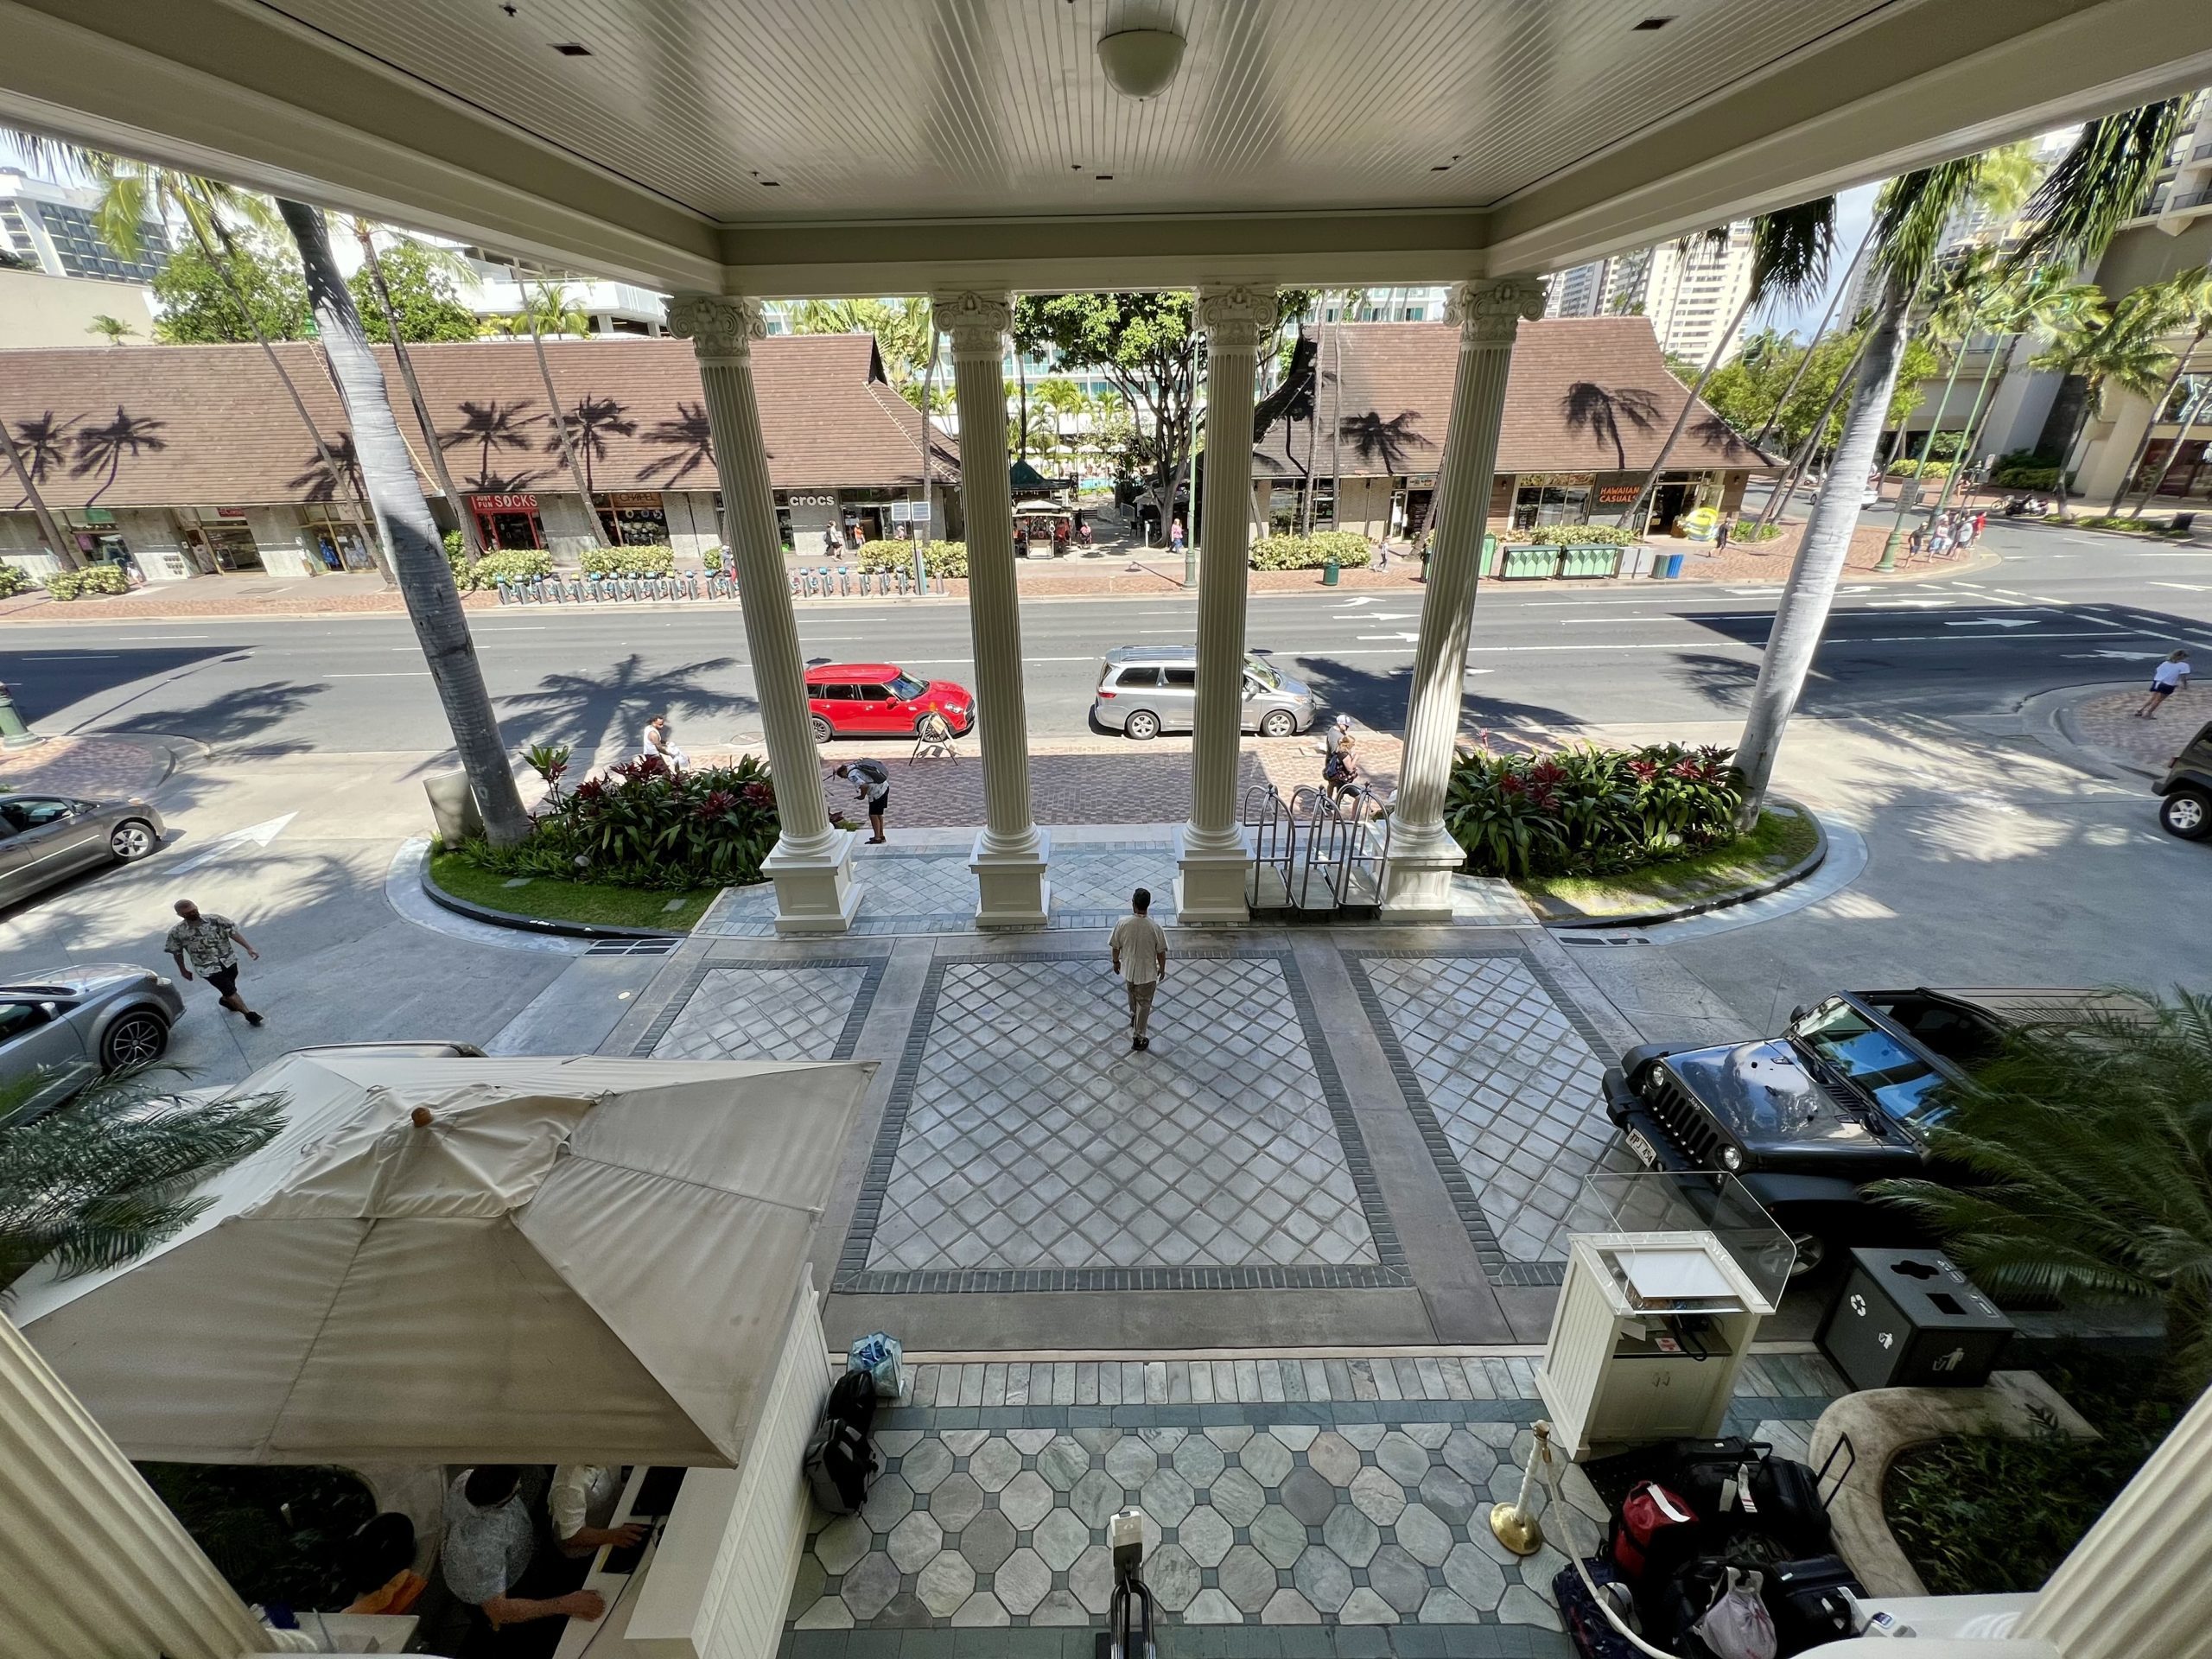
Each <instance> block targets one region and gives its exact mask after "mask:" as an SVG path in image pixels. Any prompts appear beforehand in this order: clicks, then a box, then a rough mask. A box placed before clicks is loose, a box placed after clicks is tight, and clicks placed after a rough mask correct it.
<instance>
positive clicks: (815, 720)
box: [806, 715, 836, 743]
mask: <svg viewBox="0 0 2212 1659" xmlns="http://www.w3.org/2000/svg"><path fill="white" fill-rule="evenodd" d="M806 723H807V724H808V725H809V726H810V727H811V728H813V729H814V741H816V742H817V743H827V742H828V741H829V740H830V739H831V738H832V737H834V736H836V733H834V732H832V731H831V730H830V729H829V721H826V720H824V719H823V718H822V716H821V715H808V716H807V717H806Z"/></svg>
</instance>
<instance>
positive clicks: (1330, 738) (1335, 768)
mask: <svg viewBox="0 0 2212 1659" xmlns="http://www.w3.org/2000/svg"><path fill="white" fill-rule="evenodd" d="M1321 752H1322V754H1323V757H1324V759H1323V760H1322V761H1321V785H1322V787H1323V788H1324V789H1325V790H1327V791H1328V793H1329V798H1330V799H1331V800H1332V801H1334V800H1340V799H1342V798H1343V796H1344V791H1346V790H1348V789H1350V788H1351V787H1353V786H1354V785H1357V783H1358V782H1359V755H1358V753H1357V750H1356V749H1355V748H1354V747H1353V745H1352V736H1351V715H1338V716H1337V717H1336V719H1335V720H1333V721H1331V722H1330V724H1329V729H1328V732H1327V734H1325V736H1324V737H1323V738H1322V740H1321Z"/></svg>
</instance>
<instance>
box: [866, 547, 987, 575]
mask: <svg viewBox="0 0 2212 1659" xmlns="http://www.w3.org/2000/svg"><path fill="white" fill-rule="evenodd" d="M922 561H923V563H924V564H925V566H926V567H927V569H928V570H929V573H930V575H933V576H964V575H967V574H968V543H965V542H924V543H922ZM913 568H914V544H913V543H912V542H899V541H881V542H863V543H861V569H863V570H912V569H913Z"/></svg>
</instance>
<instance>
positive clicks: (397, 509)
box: [277, 201, 531, 847]
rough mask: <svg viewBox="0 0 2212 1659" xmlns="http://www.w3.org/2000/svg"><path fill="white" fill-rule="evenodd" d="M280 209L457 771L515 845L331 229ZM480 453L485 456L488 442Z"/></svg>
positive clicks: (492, 829)
mask: <svg viewBox="0 0 2212 1659" xmlns="http://www.w3.org/2000/svg"><path fill="white" fill-rule="evenodd" d="M277 209H278V211H279V212H280V213H282V214H283V219H284V224H285V226H286V227H287V228H288V229H289V230H290V232H291V233H292V239H293V241H294V242H296V243H297V244H298V245H299V250H300V264H301V265H302V268H303V269H304V270H305V272H306V275H307V284H308V301H309V302H310V303H311V304H312V305H313V306H314V308H315V332H316V333H317V334H320V335H321V339H322V342H323V348H324V349H325V350H326V351H327V353H329V356H330V366H331V372H332V375H333V377H334V379H335V380H336V382H337V385H338V396H339V400H340V402H341V403H342V404H344V405H345V409H346V424H347V425H348V426H349V427H350V428H351V429H352V430H353V445H354V449H355V452H356V453H357V454H359V458H360V471H361V480H362V483H363V486H365V489H366V490H367V493H368V497H369V500H370V503H371V505H372V506H373V507H374V508H375V511H376V515H377V519H378V524H379V525H380V526H381V527H382V529H383V531H384V532H385V537H386V539H387V540H388V541H389V542H390V543H391V557H392V568H393V570H394V572H395V574H396V575H397V577H398V579H399V591H400V594H401V596H402V597H403V598H404V599H405V601H407V614H408V617H409V619H410V620H411V621H412V622H413V623H414V625H415V637H416V639H418V640H420V641H421V643H422V646H423V658H424V659H425V660H426V661H427V662H428V664H429V670H430V681H431V683H432V684H434V685H435V687H436V688H437V691H438V700H439V702H442V704H443V705H444V707H445V714H446V723H447V725H448V727H449V728H451V729H452V732H453V739H454V749H455V750H456V751H457V752H458V753H459V755H460V757H461V770H462V771H463V772H465V773H467V778H468V782H469V785H470V787H471V789H472V790H473V791H474V793H475V796H476V804H477V807H478V810H480V811H481V812H482V813H483V815H484V829H485V834H486V838H487V839H488V840H489V841H490V842H492V844H493V846H495V847H508V846H513V845H515V844H517V843H518V842H521V841H523V840H524V838H526V837H527V836H529V834H530V830H531V823H530V815H529V813H527V812H526V811H524V810H523V804H522V795H521V793H520V791H518V790H517V789H516V788H515V775H514V771H513V768H512V766H511V765H510V764H509V762H508V760H507V750H506V744H505V741H503V740H502V739H501V738H500V735H499V716H498V715H495V714H493V712H492V696H491V693H490V692H489V691H487V690H486V689H485V685H484V669H483V664H480V662H478V660H477V658H476V645H475V642H474V640H473V639H470V637H469V633H468V620H467V616H466V615H465V614H464V613H462V611H461V594H460V592H459V590H458V589H456V588H454V580H453V565H452V563H451V562H450V561H448V559H447V557H446V554H445V544H444V542H443V540H442V538H441V537H440V536H439V535H438V527H437V524H436V521H435V520H434V519H433V518H431V517H430V504H429V501H428V500H427V499H424V497H423V491H422V486H420V485H419V484H418V483H417V482H416V477H415V473H414V469H413V468H412V467H410V466H409V465H408V464H407V448H406V445H405V444H404V442H401V440H400V436H399V423H398V422H397V420H395V419H393V418H392V413H391V396H390V393H389V392H388V391H387V390H386V388H385V382H384V372H383V371H382V370H381V369H379V368H378V366H377V360H376V357H375V355H374V354H373V353H372V352H371V351H370V350H369V342H368V339H367V336H365V334H362V332H361V319H360V315H359V313H358V312H357V311H355V310H354V308H353V293H352V291H351V290H350V289H347V288H346V279H345V278H344V277H341V276H340V274H339V270H338V265H337V262H336V261H335V260H334V259H333V258H332V257H331V253H330V233H329V231H328V229H327V227H326V226H324V224H323V219H322V213H321V209H319V208H315V207H308V206H307V205H306V204H305V203H302V202H296V201H280V202H279V203H278V204H277ZM486 454H487V456H488V454H489V442H488V440H487V441H486ZM487 464H488V463H487Z"/></svg>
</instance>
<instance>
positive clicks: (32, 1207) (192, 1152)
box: [0, 1067, 288, 1291]
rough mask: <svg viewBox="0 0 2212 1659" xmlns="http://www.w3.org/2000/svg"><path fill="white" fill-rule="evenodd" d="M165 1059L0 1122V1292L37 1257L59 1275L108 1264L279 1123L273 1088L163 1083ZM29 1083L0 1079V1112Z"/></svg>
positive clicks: (129, 1255) (179, 1214) (204, 1202)
mask: <svg viewBox="0 0 2212 1659" xmlns="http://www.w3.org/2000/svg"><path fill="white" fill-rule="evenodd" d="M182 1076H183V1074H182V1073H181V1072H180V1071H177V1070H176V1069H175V1067H156V1068H153V1069H150V1070H141V1071H135V1072H133V1071H120V1072H116V1073H114V1074H112V1075H111V1076H109V1077H105V1078H103V1079H101V1080H100V1081H99V1082H98V1083H96V1084H93V1085H92V1087H91V1088H90V1089H88V1090H86V1091H85V1092H84V1093H83V1094H81V1095H79V1096H77V1098H76V1099H75V1100H74V1101H73V1102H71V1103H70V1104H69V1105H68V1106H67V1107H66V1108H65V1109H62V1110H60V1111H58V1112H49V1113H48V1114H47V1115H46V1116H44V1117H41V1118H40V1119H38V1120H37V1121H36V1122H32V1123H28V1124H25V1125H23V1126H22V1127H21V1128H12V1129H10V1130H9V1131H8V1156H7V1157H6V1158H5V1159H0V1291H4V1290H5V1289H6V1288H7V1287H10V1286H11V1285H13V1284H14V1283H15V1282H16V1281H17V1280H19V1279H21V1278H22V1276H23V1274H26V1273H28V1272H29V1271H30V1270H31V1269H32V1268H35V1267H36V1266H38V1265H39V1263H41V1262H49V1261H50V1262H52V1263H53V1264H54V1271H55V1273H57V1274H60V1275H61V1276H64V1277H67V1276H71V1275H73V1274H80V1273H97V1272H99V1271H100V1270H101V1269H103V1268H114V1267H120V1266H122V1265H123V1264H124V1262H130V1261H133V1260H135V1259H137V1257H139V1256H141V1255H144V1254H145V1253H146V1252H147V1251H148V1250H149V1249H153V1247H154V1246H155V1245H156V1244H158V1243H161V1242H162V1240H163V1239H166V1238H170V1237H173V1236H175V1235H176V1234H177V1233H178V1232H179V1231H181V1230H182V1229H184V1228H185V1227H187V1226H188V1225H190V1224H191V1223H192V1221H193V1219H194V1217H197V1216H198V1215H200V1212H201V1211H204V1210H206V1209H207V1206H208V1205H210V1204H212V1203H213V1201H214V1200H213V1199H212V1198H195V1197H193V1196H191V1194H192V1190H193V1188H194V1186H195V1185H198V1184H199V1183H200V1181H201V1180H203V1179H206V1178H207V1176H209V1175H212V1174H214V1173H216V1172H217V1171H219V1170H223V1169H227V1168H229V1167H230V1166H232V1164H235V1163H237V1162H238V1160H241V1159H243V1158H245V1157H246V1156H248V1155H249V1154H252V1153H254V1152H257V1151H258V1150H259V1149H260V1148H261V1147H264V1146H266V1145H267V1144H268V1143H269V1142H270V1141H271V1140H273V1139H274V1138H275V1137H276V1135H277V1130H278V1129H280V1128H283V1122H284V1112H285V1108H286V1106H287V1104H288V1102H287V1100H286V1098H285V1096H283V1095H276V1094H259V1095H232V1096H228V1097H226V1098H225V1099H222V1100H218V1101H214V1102H212V1103H209V1102H203V1101H198V1100H191V1099H188V1098H186V1097H184V1096H179V1095H177V1094H175V1093H173V1092H168V1091H167V1090H166V1089H165V1087H164V1086H163V1085H165V1084H167V1082H168V1079H169V1078H172V1077H174V1078H177V1079H180V1080H181V1077H182ZM35 1082H36V1079H35V1078H23V1079H21V1080H19V1081H17V1082H16V1083H14V1084H10V1085H9V1086H7V1087H4V1088H0V1116H5V1115H6V1110H7V1109H9V1108H11V1107H13V1106H15V1105H16V1104H19V1103H21V1101H22V1098H23V1097H24V1096H27V1095H28V1094H29V1090H30V1089H31V1087H32V1085H33V1084H35Z"/></svg>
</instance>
